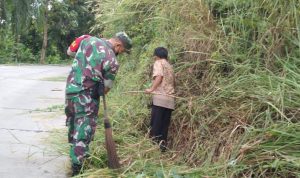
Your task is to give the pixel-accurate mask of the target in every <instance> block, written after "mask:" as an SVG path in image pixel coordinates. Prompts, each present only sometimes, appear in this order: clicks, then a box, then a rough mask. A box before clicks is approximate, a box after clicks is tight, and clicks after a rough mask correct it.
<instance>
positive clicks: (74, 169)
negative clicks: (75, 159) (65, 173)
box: [72, 164, 82, 177]
mask: <svg viewBox="0 0 300 178" xmlns="http://www.w3.org/2000/svg"><path fill="white" fill-rule="evenodd" d="M81 167H82V165H81V164H72V177H73V176H76V175H78V174H79V173H80V171H81Z"/></svg>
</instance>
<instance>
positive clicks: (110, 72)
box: [103, 57, 119, 88]
mask: <svg viewBox="0 0 300 178" xmlns="http://www.w3.org/2000/svg"><path fill="white" fill-rule="evenodd" d="M118 69H119V65H118V62H117V60H116V59H115V58H114V57H113V58H110V59H104V60H103V75H104V76H103V78H104V86H105V87H108V88H112V85H113V81H114V80H115V78H116V75H117V72H118Z"/></svg>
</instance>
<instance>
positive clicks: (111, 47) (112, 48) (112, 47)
mask: <svg viewBox="0 0 300 178" xmlns="http://www.w3.org/2000/svg"><path fill="white" fill-rule="evenodd" d="M103 41H104V42H105V43H106V45H107V46H108V47H109V48H110V49H111V50H113V52H114V53H116V52H115V49H114V46H113V45H112V44H111V43H110V42H109V41H108V40H106V39H103Z"/></svg>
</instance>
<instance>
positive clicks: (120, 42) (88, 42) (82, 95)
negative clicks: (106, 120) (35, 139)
mask: <svg viewBox="0 0 300 178" xmlns="http://www.w3.org/2000/svg"><path fill="white" fill-rule="evenodd" d="M131 47H132V42H131V40H130V38H129V37H128V36H127V34H126V33H125V32H119V33H117V34H116V35H115V37H113V38H111V39H109V40H105V39H100V38H97V37H92V36H91V37H87V38H85V39H83V40H82V41H81V42H80V46H79V48H78V51H77V52H76V55H75V58H74V61H73V64H72V70H71V72H70V74H69V76H68V78H67V85H66V108H65V113H66V116H67V120H66V122H67V125H68V128H69V130H68V140H69V143H70V144H71V149H70V157H71V162H72V171H73V173H72V174H73V175H76V174H78V173H79V172H80V170H81V167H82V163H83V160H84V158H86V157H87V156H88V151H89V143H90V141H91V140H92V139H93V136H94V133H95V129H96V119H97V116H98V108H99V97H100V96H101V95H103V94H104V93H105V94H106V93H107V92H108V91H109V89H110V88H111V87H112V83H113V80H114V79H115V76H116V73H117V71H118V67H119V65H118V62H117V59H116V56H117V55H118V54H120V53H123V52H129V50H130V49H131Z"/></svg>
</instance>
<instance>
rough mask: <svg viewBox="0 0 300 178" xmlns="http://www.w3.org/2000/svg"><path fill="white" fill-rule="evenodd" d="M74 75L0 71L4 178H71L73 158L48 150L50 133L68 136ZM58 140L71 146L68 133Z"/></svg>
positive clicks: (26, 68) (51, 70)
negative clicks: (69, 82) (67, 105)
mask: <svg viewBox="0 0 300 178" xmlns="http://www.w3.org/2000/svg"><path fill="white" fill-rule="evenodd" d="M69 69H70V66H65V67H63V66H30V65H21V66H7V65H0V178H2V177H5V178H10V177H11V178H14V177H16V178H19V177H22V178H24V177H25V178H26V177H28V178H29V177H30V178H39V177H67V172H68V168H67V167H68V162H69V161H68V157H67V156H66V155H62V154H61V153H58V152H57V151H56V150H55V149H54V148H53V147H51V146H50V145H49V142H50V141H49V140H51V133H49V132H45V131H50V132H55V131H56V130H57V129H60V130H62V131H65V130H66V128H65V126H64V124H65V117H64V115H63V111H62V108H63V104H64V91H65V78H66V76H67V74H68V71H69ZM57 108H58V109H57ZM59 108H60V109H59ZM57 134H60V133H59V132H58V133H56V135H57ZM58 137H60V138H62V139H63V140H65V141H67V138H66V136H65V134H64V133H62V134H61V136H60V135H59V136H58Z"/></svg>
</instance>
